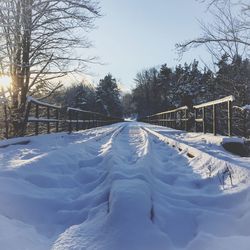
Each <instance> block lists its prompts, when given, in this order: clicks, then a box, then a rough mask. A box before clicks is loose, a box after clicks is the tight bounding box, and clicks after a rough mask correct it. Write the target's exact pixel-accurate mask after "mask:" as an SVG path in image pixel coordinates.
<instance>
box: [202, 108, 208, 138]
mask: <svg viewBox="0 0 250 250" xmlns="http://www.w3.org/2000/svg"><path fill="white" fill-rule="evenodd" d="M202 128H203V133H204V134H206V132H207V128H206V109H205V107H203V108H202Z"/></svg>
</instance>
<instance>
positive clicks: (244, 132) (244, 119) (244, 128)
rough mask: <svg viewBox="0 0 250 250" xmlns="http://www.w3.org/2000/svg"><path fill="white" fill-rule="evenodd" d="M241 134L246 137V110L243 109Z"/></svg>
mask: <svg viewBox="0 0 250 250" xmlns="http://www.w3.org/2000/svg"><path fill="white" fill-rule="evenodd" d="M243 130H244V131H243V134H244V135H243V136H244V137H245V138H247V110H246V109H244V110H243Z"/></svg>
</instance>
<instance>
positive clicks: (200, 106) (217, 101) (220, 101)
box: [193, 95, 235, 109]
mask: <svg viewBox="0 0 250 250" xmlns="http://www.w3.org/2000/svg"><path fill="white" fill-rule="evenodd" d="M234 100H235V98H234V96H232V95H230V96H226V97H224V98H221V99H217V100H214V101H211V102H206V103H201V104H199V105H194V106H193V108H194V109H199V108H203V107H207V106H212V105H216V104H221V103H224V102H228V101H234Z"/></svg>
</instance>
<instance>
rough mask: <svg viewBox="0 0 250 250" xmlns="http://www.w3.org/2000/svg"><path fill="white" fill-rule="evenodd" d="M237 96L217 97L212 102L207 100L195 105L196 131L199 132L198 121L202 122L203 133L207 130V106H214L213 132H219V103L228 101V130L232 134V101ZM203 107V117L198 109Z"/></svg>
mask: <svg viewBox="0 0 250 250" xmlns="http://www.w3.org/2000/svg"><path fill="white" fill-rule="evenodd" d="M234 100H235V98H234V96H232V95H230V96H226V97H224V98H221V99H217V100H214V101H211V102H206V103H202V104H199V105H194V106H193V108H194V110H195V132H197V123H199V122H201V123H202V129H203V133H206V132H207V117H206V111H207V110H206V108H208V107H212V108H213V111H212V123H213V134H214V135H216V134H217V130H218V129H217V127H218V126H217V120H218V117H217V105H220V104H223V103H227V130H228V135H229V136H232V117H233V112H232V101H234ZM199 109H202V117H200V118H199V117H198V110H199Z"/></svg>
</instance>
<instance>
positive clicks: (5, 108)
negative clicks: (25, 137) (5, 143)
mask: <svg viewBox="0 0 250 250" xmlns="http://www.w3.org/2000/svg"><path fill="white" fill-rule="evenodd" d="M3 110H4V123H5V138H6V139H8V138H9V121H8V112H7V105H6V102H4V104H3Z"/></svg>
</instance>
